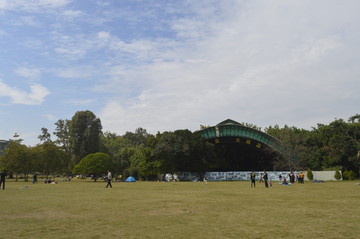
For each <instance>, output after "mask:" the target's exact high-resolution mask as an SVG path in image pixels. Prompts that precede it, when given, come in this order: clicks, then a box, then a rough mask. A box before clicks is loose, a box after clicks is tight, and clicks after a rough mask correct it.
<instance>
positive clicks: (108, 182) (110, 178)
mask: <svg viewBox="0 0 360 239" xmlns="http://www.w3.org/2000/svg"><path fill="white" fill-rule="evenodd" d="M111 180H112V174H111V172H110V170H108V175H107V184H106V188H107V187H109V186H110V188H112V185H111Z"/></svg>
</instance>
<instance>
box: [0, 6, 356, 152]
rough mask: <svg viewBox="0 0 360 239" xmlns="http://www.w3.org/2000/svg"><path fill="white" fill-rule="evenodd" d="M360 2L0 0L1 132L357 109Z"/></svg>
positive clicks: (288, 119)
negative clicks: (64, 123)
mask: <svg viewBox="0 0 360 239" xmlns="http://www.w3.org/2000/svg"><path fill="white" fill-rule="evenodd" d="M359 9H360V1H358V0H346V1H343V0H301V1H286V0H251V1H250V0H223V1H219V0H196V1H194V0H171V1H170V0H0V125H1V127H0V139H9V138H12V137H13V135H14V133H18V134H19V135H20V137H21V138H23V139H24V143H25V144H28V145H34V144H36V143H38V142H39V141H38V139H37V136H38V135H39V134H40V133H41V130H40V129H41V128H42V127H45V128H48V129H49V131H50V132H53V131H54V128H55V127H54V123H55V122H56V121H57V120H59V119H71V117H72V116H73V115H74V114H75V113H76V112H77V111H81V110H91V111H92V112H94V113H95V114H96V115H97V116H98V117H99V118H100V119H101V121H102V125H103V130H104V131H111V132H114V133H117V134H120V135H121V134H123V133H125V132H126V131H132V132H133V131H134V130H135V129H136V128H138V127H142V128H145V129H147V131H148V132H150V133H156V132H158V131H160V132H163V131H167V130H170V131H172V130H176V129H190V130H192V131H194V130H197V129H199V126H200V125H215V124H217V123H219V122H221V121H223V120H225V119H228V118H230V119H233V120H236V121H238V122H246V123H252V124H255V125H257V126H260V127H262V128H265V127H268V126H270V125H275V124H278V125H280V126H283V125H285V124H287V125H290V126H296V127H299V128H305V129H311V127H315V126H317V123H324V124H327V123H329V122H331V121H333V120H334V119H335V118H342V119H345V120H347V119H348V118H349V117H350V116H352V115H355V114H356V113H360V94H359V92H360V51H359V50H360V48H359V46H360V44H359V42H360V14H359Z"/></svg>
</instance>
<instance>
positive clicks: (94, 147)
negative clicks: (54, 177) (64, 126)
mask: <svg viewBox="0 0 360 239" xmlns="http://www.w3.org/2000/svg"><path fill="white" fill-rule="evenodd" d="M101 130H102V126H101V121H100V119H99V118H97V117H96V116H95V114H94V113H93V112H91V111H88V110H87V111H78V112H76V114H75V115H74V116H73V117H72V119H71V121H70V124H69V136H70V150H71V154H72V163H73V164H77V163H78V162H79V161H80V159H81V158H83V157H85V156H86V155H88V154H91V153H96V152H99V149H100V136H101V135H102V131H101Z"/></svg>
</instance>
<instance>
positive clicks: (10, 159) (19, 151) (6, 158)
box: [1, 140, 33, 181]
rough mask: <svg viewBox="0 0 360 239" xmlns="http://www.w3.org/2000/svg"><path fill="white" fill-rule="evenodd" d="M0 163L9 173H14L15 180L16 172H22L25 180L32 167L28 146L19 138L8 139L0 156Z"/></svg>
mask: <svg viewBox="0 0 360 239" xmlns="http://www.w3.org/2000/svg"><path fill="white" fill-rule="evenodd" d="M1 164H2V167H3V168H4V169H6V170H8V171H9V172H10V173H11V174H12V173H14V174H16V181H17V175H18V174H24V178H25V181H28V174H29V173H30V172H31V171H32V167H33V165H32V161H31V158H30V151H29V148H28V147H27V146H26V145H23V144H21V142H20V141H19V140H10V142H9V144H8V145H7V147H6V149H5V150H4V154H3V155H2V156H1Z"/></svg>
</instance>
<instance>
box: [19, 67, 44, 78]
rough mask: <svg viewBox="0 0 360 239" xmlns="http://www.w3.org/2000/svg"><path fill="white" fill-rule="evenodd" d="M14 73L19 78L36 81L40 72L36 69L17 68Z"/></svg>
mask: <svg viewBox="0 0 360 239" xmlns="http://www.w3.org/2000/svg"><path fill="white" fill-rule="evenodd" d="M15 73H16V74H18V75H19V76H23V77H27V78H30V79H38V78H39V76H40V74H41V70H40V69H38V68H28V67H19V68H17V69H15Z"/></svg>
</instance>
